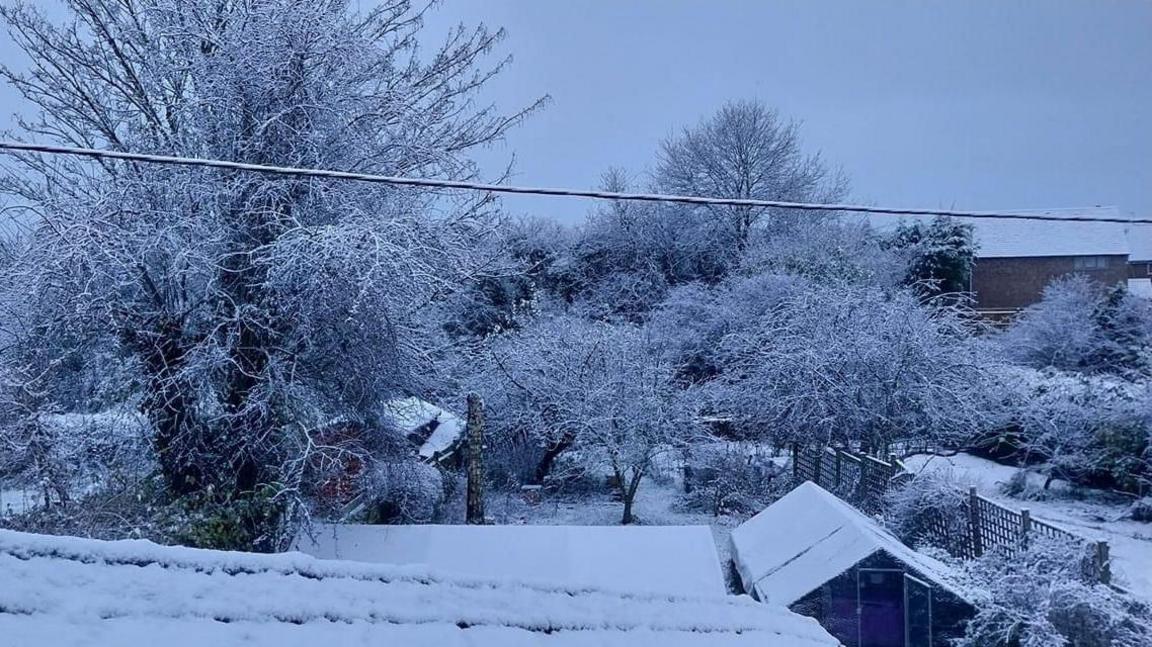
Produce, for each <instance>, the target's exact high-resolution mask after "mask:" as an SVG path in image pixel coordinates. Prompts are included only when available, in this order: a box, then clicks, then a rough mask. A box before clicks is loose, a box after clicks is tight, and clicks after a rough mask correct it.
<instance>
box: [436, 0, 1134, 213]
mask: <svg viewBox="0 0 1152 647" xmlns="http://www.w3.org/2000/svg"><path fill="white" fill-rule="evenodd" d="M453 21H463V22H465V23H475V22H477V21H483V22H485V23H488V24H490V25H501V26H504V27H505V28H506V29H507V30H508V39H507V41H506V43H505V49H506V51H508V52H510V53H512V55H513V56H514V58H515V60H514V61H513V64H512V66H511V67H510V68H509V70H508V72H507V73H506V74H505V75H504V77H503V78H502V79H500V80H498V81H497V82H496V83H494V85H493V88H492V92H491V96H492V97H493V98H495V99H497V100H498V101H499V102H501V103H503V104H506V105H516V104H517V103H526V102H528V101H529V100H530V99H531V98H532V97H534V96H537V95H539V94H543V93H549V94H551V95H552V97H553V102H552V104H551V105H550V106H549V107H548V108H547V109H546V110H545V111H543V112H542V113H539V114H538V115H536V116H535V117H534V118H532V119H531V120H530V121H529V122H528V123H526V124H525V125H524V126H522V127H521V128H519V129H518V130H516V131H514V132H513V133H512V134H511V135H510V136H509V138H508V141H507V145H506V146H505V147H504V148H503V149H501V150H498V151H495V155H494V156H493V157H494V158H495V159H498V158H501V157H505V158H506V157H507V155H508V153H509V152H510V151H515V152H516V156H517V165H516V168H517V176H516V177H515V181H516V182H518V183H524V184H542V185H571V186H577V187H588V186H592V185H595V184H596V183H597V182H598V179H599V176H600V174H601V173H602V172H603V171H604V169H605V168H606V167H608V166H613V165H615V166H622V167H625V168H627V169H629V170H631V171H633V172H637V173H642V172H644V171H645V170H646V169H648V168H650V166H651V163H652V160H653V157H654V152H655V150H656V148H657V146H658V144H659V142H660V140H661V139H663V138H664V137H666V136H667V135H669V134H671V133H674V132H675V131H676V130H677V129H679V128H680V127H682V126H684V125H688V124H692V123H695V122H696V121H698V120H699V119H700V118H701V117H702V116H704V115H706V114H708V113H710V112H711V111H713V110H715V109H716V108H717V107H719V106H720V105H721V104H722V103H723V102H724V101H725V100H727V99H738V98H753V99H759V100H762V101H764V102H766V103H767V104H769V105H772V106H775V107H777V108H779V109H780V110H781V112H782V113H784V114H785V115H788V116H790V117H793V118H796V119H799V120H802V121H803V122H804V127H803V131H802V134H803V138H804V140H805V142H806V143H807V144H808V145H809V146H810V147H811V148H812V149H813V150H819V151H821V152H822V154H823V155H824V156H825V158H826V159H827V160H829V161H830V162H832V163H834V164H839V165H841V166H843V168H844V170H845V171H846V172H847V173H848V175H849V176H850V177H851V179H852V185H853V194H852V197H853V198H854V199H856V200H860V201H866V202H870V203H875V204H883V205H886V206H923V207H958V208H972V209H991V208H1005V209H1008V208H1011V209H1016V208H1033V207H1035V208H1048V207H1077V206H1091V205H1098V204H1100V205H1117V206H1119V207H1120V208H1121V210H1122V211H1124V212H1126V213H1133V214H1140V215H1142V216H1145V217H1152V0H1126V1H1120V0H1113V1H1107V0H1104V1H1101V0H1082V1H1081V0H1032V1H1023V0H981V1H964V2H961V1H959V0H956V1H952V2H940V1H924V0H907V1H895V0H881V1H877V2H858V1H855V0H842V1H837V0H772V1H769V0H709V1H704V0H620V1H615V2H609V1H607V0H600V1H594V0H577V1H568V2H561V1H558V0H553V1H540V0H537V1H531V0H484V1H479V0H445V2H444V4H443V5H442V7H441V8H440V9H438V10H437V12H436V14H435V15H434V16H433V18H432V20H430V21H429V27H430V28H432V29H434V30H439V29H444V27H445V25H446V24H447V23H450V22H453ZM506 204H507V205H508V206H509V207H510V208H511V209H513V210H516V211H525V212H527V211H531V212H537V213H550V214H555V215H558V216H560V217H563V218H565V219H571V218H576V217H579V216H580V215H582V214H583V213H585V212H586V210H587V209H588V205H587V203H585V202H579V201H573V200H564V199H540V200H533V199H526V198H521V199H516V200H512V199H509V201H508V202H507V203H506Z"/></svg>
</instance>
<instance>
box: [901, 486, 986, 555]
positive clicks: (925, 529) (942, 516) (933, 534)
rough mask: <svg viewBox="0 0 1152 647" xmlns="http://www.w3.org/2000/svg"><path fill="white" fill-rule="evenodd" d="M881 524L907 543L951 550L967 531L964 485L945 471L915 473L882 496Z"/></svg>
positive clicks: (966, 495)
mask: <svg viewBox="0 0 1152 647" xmlns="http://www.w3.org/2000/svg"><path fill="white" fill-rule="evenodd" d="M884 524H885V526H887V528H888V529H889V530H891V531H892V534H894V535H896V536H897V537H899V538H900V540H901V541H903V542H904V543H906V544H908V545H910V546H919V545H926V546H936V547H938V548H943V549H951V548H953V546H952V545H951V544H952V542H956V541H964V540H965V538H967V537H968V535H969V534H970V528H969V518H968V488H967V485H966V484H965V483H963V482H961V481H960V480H958V479H957V478H956V477H955V476H954V475H953V474H952V473H951V471H948V470H940V471H932V472H923V473H921V474H917V475H916V476H915V477H914V478H912V479H910V480H909V481H908V482H907V483H905V484H904V485H902V486H901V487H899V488H895V489H892V490H889V491H888V493H887V494H886V495H885V497H884Z"/></svg>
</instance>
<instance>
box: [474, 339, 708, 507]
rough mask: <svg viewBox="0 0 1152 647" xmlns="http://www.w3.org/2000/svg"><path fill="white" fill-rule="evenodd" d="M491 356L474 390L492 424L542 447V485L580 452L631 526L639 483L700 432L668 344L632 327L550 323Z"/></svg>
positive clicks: (501, 344) (538, 473)
mask: <svg viewBox="0 0 1152 647" xmlns="http://www.w3.org/2000/svg"><path fill="white" fill-rule="evenodd" d="M490 360H491V368H489V369H488V370H487V371H486V372H485V373H484V374H483V375H482V376H480V377H478V378H477V380H478V384H477V386H476V388H477V390H479V391H480V392H482V393H484V394H485V395H486V397H485V402H486V404H487V406H488V408H489V410H490V415H489V416H488V424H489V425H490V426H492V427H493V429H494V430H497V431H498V433H502V434H505V435H513V434H519V435H521V437H522V439H523V441H525V442H531V443H535V444H536V445H538V446H539V447H540V448H541V449H542V454H541V459H540V461H539V463H538V465H537V468H536V470H535V474H534V477H535V480H536V481H537V482H542V481H543V480H544V479H545V478H546V477H547V476H548V475H549V473H550V471H551V469H552V467H553V465H554V463H555V461H556V459H557V458H558V457H560V456H561V455H562V454H566V453H567V454H570V455H573V456H575V457H576V458H575V462H576V463H577V464H578V465H579V466H580V467H581V468H582V469H584V470H587V471H589V472H591V473H593V474H595V473H597V472H605V473H607V475H608V476H610V477H611V479H612V482H613V484H614V486H615V488H616V489H617V492H618V494H619V495H620V499H621V501H623V504H624V511H623V516H622V522H623V523H631V522H632V521H633V515H632V505H633V502H634V501H635V497H636V492H637V490H638V488H639V486H640V483H641V482H642V481H643V480H644V479H645V478H646V477H647V476H649V475H651V474H652V473H653V472H655V471H656V470H658V469H659V467H660V465H659V462H658V458H659V457H660V456H661V455H662V454H665V453H667V452H669V451H671V450H674V449H675V448H676V447H677V446H678V444H679V443H681V442H683V441H684V440H685V439H686V437H687V434H688V433H690V431H691V428H692V424H691V418H690V417H689V416H687V415H685V414H683V413H682V407H683V406H684V405H683V403H682V402H681V401H680V400H679V399H678V397H677V395H678V390H677V389H676V386H675V384H674V383H673V367H672V365H671V363H670V362H669V361H668V360H667V357H666V354H665V351H664V348H663V347H662V345H661V344H659V343H658V342H657V341H656V340H654V339H653V338H652V337H651V335H650V334H649V332H648V331H647V330H645V329H644V328H641V327H637V326H634V325H631V324H608V323H600V322H592V321H588V320H585V319H581V318H577V317H544V318H542V319H541V320H539V321H537V322H535V323H534V324H533V325H531V326H529V327H526V328H524V329H523V330H521V331H519V332H518V333H516V334H514V335H509V336H506V337H503V338H501V339H499V340H497V341H496V342H495V343H494V344H493V346H492V348H491V350H490Z"/></svg>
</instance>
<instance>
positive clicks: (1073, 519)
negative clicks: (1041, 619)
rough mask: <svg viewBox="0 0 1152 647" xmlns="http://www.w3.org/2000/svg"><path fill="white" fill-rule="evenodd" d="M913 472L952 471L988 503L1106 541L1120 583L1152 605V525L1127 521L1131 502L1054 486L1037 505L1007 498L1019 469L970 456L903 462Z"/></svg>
mask: <svg viewBox="0 0 1152 647" xmlns="http://www.w3.org/2000/svg"><path fill="white" fill-rule="evenodd" d="M904 464H905V465H906V466H907V467H908V469H909V470H910V471H911V472H913V473H917V472H920V471H921V470H950V471H951V472H952V474H953V475H954V476H955V477H957V478H958V479H959V480H961V481H965V482H968V483H970V484H971V485H973V486H975V487H976V489H977V491H979V492H980V494H982V495H983V496H984V497H986V498H988V499H992V500H993V501H996V502H997V503H1000V504H1002V505H1004V506H1005V507H1009V508H1012V509H1014V510H1020V509H1023V508H1027V509H1028V510H1029V511H1031V514H1032V517H1033V518H1035V519H1041V520H1043V521H1047V522H1049V523H1051V524H1052V525H1054V526H1059V527H1061V528H1064V529H1065V530H1068V531H1069V532H1072V533H1074V534H1077V535H1080V536H1082V537H1084V538H1086V539H1090V540H1093V541H1098V540H1105V541H1107V542H1108V545H1109V547H1110V550H1111V555H1112V573H1113V575H1114V576H1115V579H1116V583H1117V584H1119V585H1121V586H1123V587H1125V588H1127V589H1128V590H1130V591H1131V592H1132V593H1135V594H1137V595H1139V596H1141V597H1143V598H1145V599H1148V600H1152V524H1147V523H1140V522H1137V521H1132V520H1131V519H1125V518H1124V514H1125V511H1126V508H1127V505H1126V502H1125V501H1123V500H1120V499H1117V498H1114V497H1112V496H1110V495H1102V494H1099V493H1094V492H1091V491H1083V490H1076V489H1074V488H1071V487H1070V486H1068V485H1067V484H1066V483H1063V482H1059V481H1057V482H1054V483H1053V484H1052V486H1051V490H1052V496H1051V497H1050V498H1047V499H1044V500H1040V501H1034V500H1021V499H1014V498H1012V497H1009V496H1006V495H1005V494H1004V493H1003V491H1002V489H1001V488H1002V486H1003V485H1004V484H1005V483H1007V482H1008V480H1009V479H1010V478H1012V475H1013V474H1015V473H1016V472H1017V471H1018V470H1017V468H1015V467H1010V466H1007V465H1001V464H999V463H996V462H993V461H990V460H986V459H983V458H979V457H977V456H971V455H968V454H957V455H956V456H948V457H945V456H929V455H917V456H912V457H909V458H907V459H905V460H904ZM1028 480H1029V483H1030V484H1031V485H1035V486H1036V487H1041V486H1042V485H1043V484H1044V477H1043V476H1042V475H1040V474H1037V473H1035V472H1029V473H1028Z"/></svg>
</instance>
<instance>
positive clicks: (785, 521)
mask: <svg viewBox="0 0 1152 647" xmlns="http://www.w3.org/2000/svg"><path fill="white" fill-rule="evenodd" d="M877 552H884V553H887V554H888V555H890V556H891V557H893V558H895V559H897V560H899V561H900V562H902V563H904V564H905V565H907V566H908V567H909V568H910V569H912V570H913V571H916V572H918V573H920V574H921V575H923V576H924V577H926V578H929V579H931V580H933V581H934V582H936V583H938V584H941V585H942V586H944V587H945V588H947V589H948V590H950V591H952V592H953V593H956V594H957V595H962V594H961V593H960V592H959V591H958V590H957V589H956V588H955V587H953V586H951V585H950V582H949V580H950V579H951V578H950V577H949V574H948V570H949V569H948V567H947V566H946V565H944V564H942V563H941V562H940V561H938V560H936V559H933V558H931V557H928V556H926V555H921V554H920V553H917V552H916V551H914V550H912V549H911V548H908V547H907V546H905V545H904V544H903V543H901V542H900V540H899V539H897V538H896V537H895V536H893V535H892V534H891V533H889V532H887V531H885V530H884V529H883V528H881V527H880V526H879V525H878V524H877V523H876V522H875V521H874V520H872V519H870V518H868V517H867V516H865V515H864V514H863V513H861V512H860V511H859V510H857V509H856V508H854V507H852V506H851V505H850V504H848V503H846V502H844V501H842V500H841V499H839V498H837V497H836V496H835V495H833V494H831V493H829V492H828V491H827V490H825V489H824V488H821V487H820V486H819V485H816V484H815V483H812V482H811V481H806V482H805V483H803V484H801V485H800V486H798V487H797V488H796V489H794V490H792V491H791V492H789V493H788V494H787V495H786V496H784V497H783V498H781V499H780V500H779V501H776V502H775V503H773V504H772V505H770V506H768V507H767V508H765V509H764V510H762V511H760V513H759V514H757V515H756V516H754V517H752V518H751V519H749V520H748V521H745V522H744V523H742V524H740V526H738V527H737V528H736V529H735V530H733V531H732V558H733V560H735V562H736V569H737V571H738V572H739V574H740V579H741V581H742V582H743V583H744V588H745V590H747V591H750V592H752V591H755V593H756V597H757V598H759V599H760V600H761V601H763V602H767V603H769V604H779V605H783V606H788V605H790V604H793V603H795V602H797V601H798V600H800V599H801V598H803V597H804V596H805V595H807V594H809V593H811V592H812V591H815V590H816V589H818V588H820V587H821V586H822V585H823V584H824V583H825V582H827V581H829V580H831V579H832V578H834V577H836V576H837V575H840V574H841V573H843V572H845V571H847V570H848V569H850V568H852V567H853V566H855V565H856V564H857V563H859V562H860V561H861V560H863V559H865V558H866V557H869V556H871V555H873V554H875V553H877Z"/></svg>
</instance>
